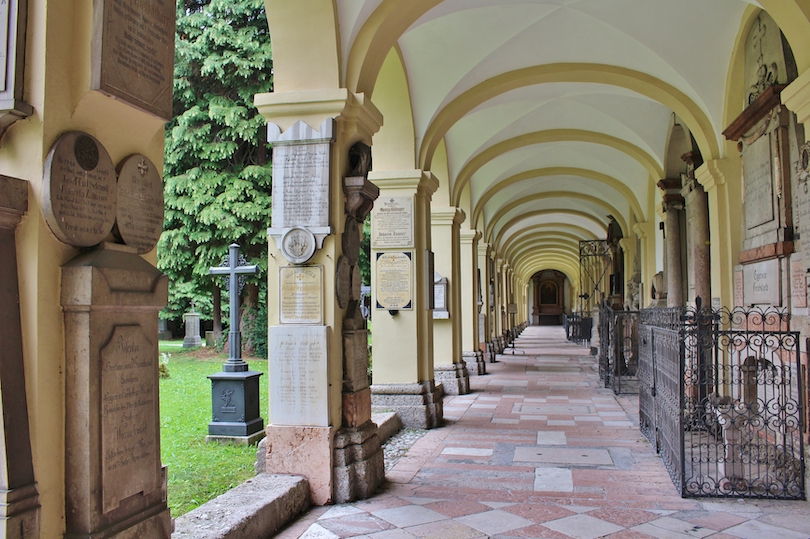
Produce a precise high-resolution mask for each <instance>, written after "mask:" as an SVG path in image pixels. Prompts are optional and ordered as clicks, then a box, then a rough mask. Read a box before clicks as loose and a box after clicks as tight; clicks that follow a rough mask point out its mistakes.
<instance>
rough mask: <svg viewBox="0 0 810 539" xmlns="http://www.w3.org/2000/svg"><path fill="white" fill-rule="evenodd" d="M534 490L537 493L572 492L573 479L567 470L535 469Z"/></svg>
mask: <svg viewBox="0 0 810 539" xmlns="http://www.w3.org/2000/svg"><path fill="white" fill-rule="evenodd" d="M534 490H535V491H537V492H574V479H573V476H572V475H571V470H569V469H568V468H536V469H535V470H534Z"/></svg>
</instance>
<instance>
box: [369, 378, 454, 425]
mask: <svg viewBox="0 0 810 539" xmlns="http://www.w3.org/2000/svg"><path fill="white" fill-rule="evenodd" d="M443 391H444V389H443V388H442V385H441V384H434V382H433V381H432V380H430V381H427V382H422V383H419V384H374V385H372V386H371V410H372V412H374V410H375V409H377V410H381V409H384V410H391V409H393V410H396V412H397V413H398V414H399V417H400V419H401V420H402V424H403V425H404V426H406V427H414V428H420V429H428V428H433V427H438V426H439V425H441V424H442V421H443V419H444V413H443V406H442V394H443Z"/></svg>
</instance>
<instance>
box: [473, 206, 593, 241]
mask: <svg viewBox="0 0 810 539" xmlns="http://www.w3.org/2000/svg"><path fill="white" fill-rule="evenodd" d="M521 221H525V222H523V223H521ZM516 224H521V227H519V228H518V229H517V231H515V232H514V233H513V234H520V233H522V232H525V230H527V229H528V228H530V227H533V226H536V225H552V226H565V225H569V224H572V225H574V226H577V227H580V228H584V229H586V230H589V231H591V233H592V234H594V235H596V237H597V238H604V237H605V230H606V227H607V224H606V222H604V221H602V220H600V219H598V218H597V217H596V216H594V215H593V214H591V213H588V212H584V211H580V210H574V209H543V210H535V211H532V212H530V213H528V214H525V215H520V216H518V217H515V218H514V219H513V220H511V221H510V222H509V223H507V224H506V225H505V226H504V227H503V228H502V229H501V230H500V231H499V232H498V236H497V237H496V238H491V237H486V236H485V237H484V239H485V240H486V241H487V243H489V244H491V245H492V246H493V248H494V249H496V250H498V249H500V247H501V246H502V245H503V244H504V242H502V241H501V239H502V238H503V237H504V236H505V234H506V232H507V231H508V230H509V229H510V228H512V227H514V225H516ZM490 234H491V232H490ZM513 234H510V235H507V236H505V237H507V238H511V236H512V235H513Z"/></svg>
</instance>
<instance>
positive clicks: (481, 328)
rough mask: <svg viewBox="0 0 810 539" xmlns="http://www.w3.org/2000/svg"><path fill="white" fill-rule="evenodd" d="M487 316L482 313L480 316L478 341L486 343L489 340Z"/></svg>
mask: <svg viewBox="0 0 810 539" xmlns="http://www.w3.org/2000/svg"><path fill="white" fill-rule="evenodd" d="M486 320H487V318H486V315H485V314H483V313H481V314H479V315H478V341H479V342H485V341H486V340H487V338H486V337H487V336H486V332H487V331H486Z"/></svg>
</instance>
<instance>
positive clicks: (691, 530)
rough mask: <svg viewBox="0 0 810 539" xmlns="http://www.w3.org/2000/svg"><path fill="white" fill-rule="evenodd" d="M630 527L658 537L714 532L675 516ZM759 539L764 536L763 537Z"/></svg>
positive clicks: (681, 538) (675, 538) (671, 538)
mask: <svg viewBox="0 0 810 539" xmlns="http://www.w3.org/2000/svg"><path fill="white" fill-rule="evenodd" d="M632 529H633V530H635V531H638V532H641V533H646V534H647V535H652V536H653V537H657V538H658V539H686V538H689V537H692V538H702V537H706V536H708V535H711V534H713V533H716V532H715V531H714V530H710V529H709V528H704V527H703V526H696V525H695V524H691V523H689V522H684V521H683V520H678V519H677V518H672V517H662V518H659V519H656V520H653V521H650V522H647V523H645V524H641V525H640V526H634V527H633V528H632ZM761 539H765V538H764V537H763V538H761Z"/></svg>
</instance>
